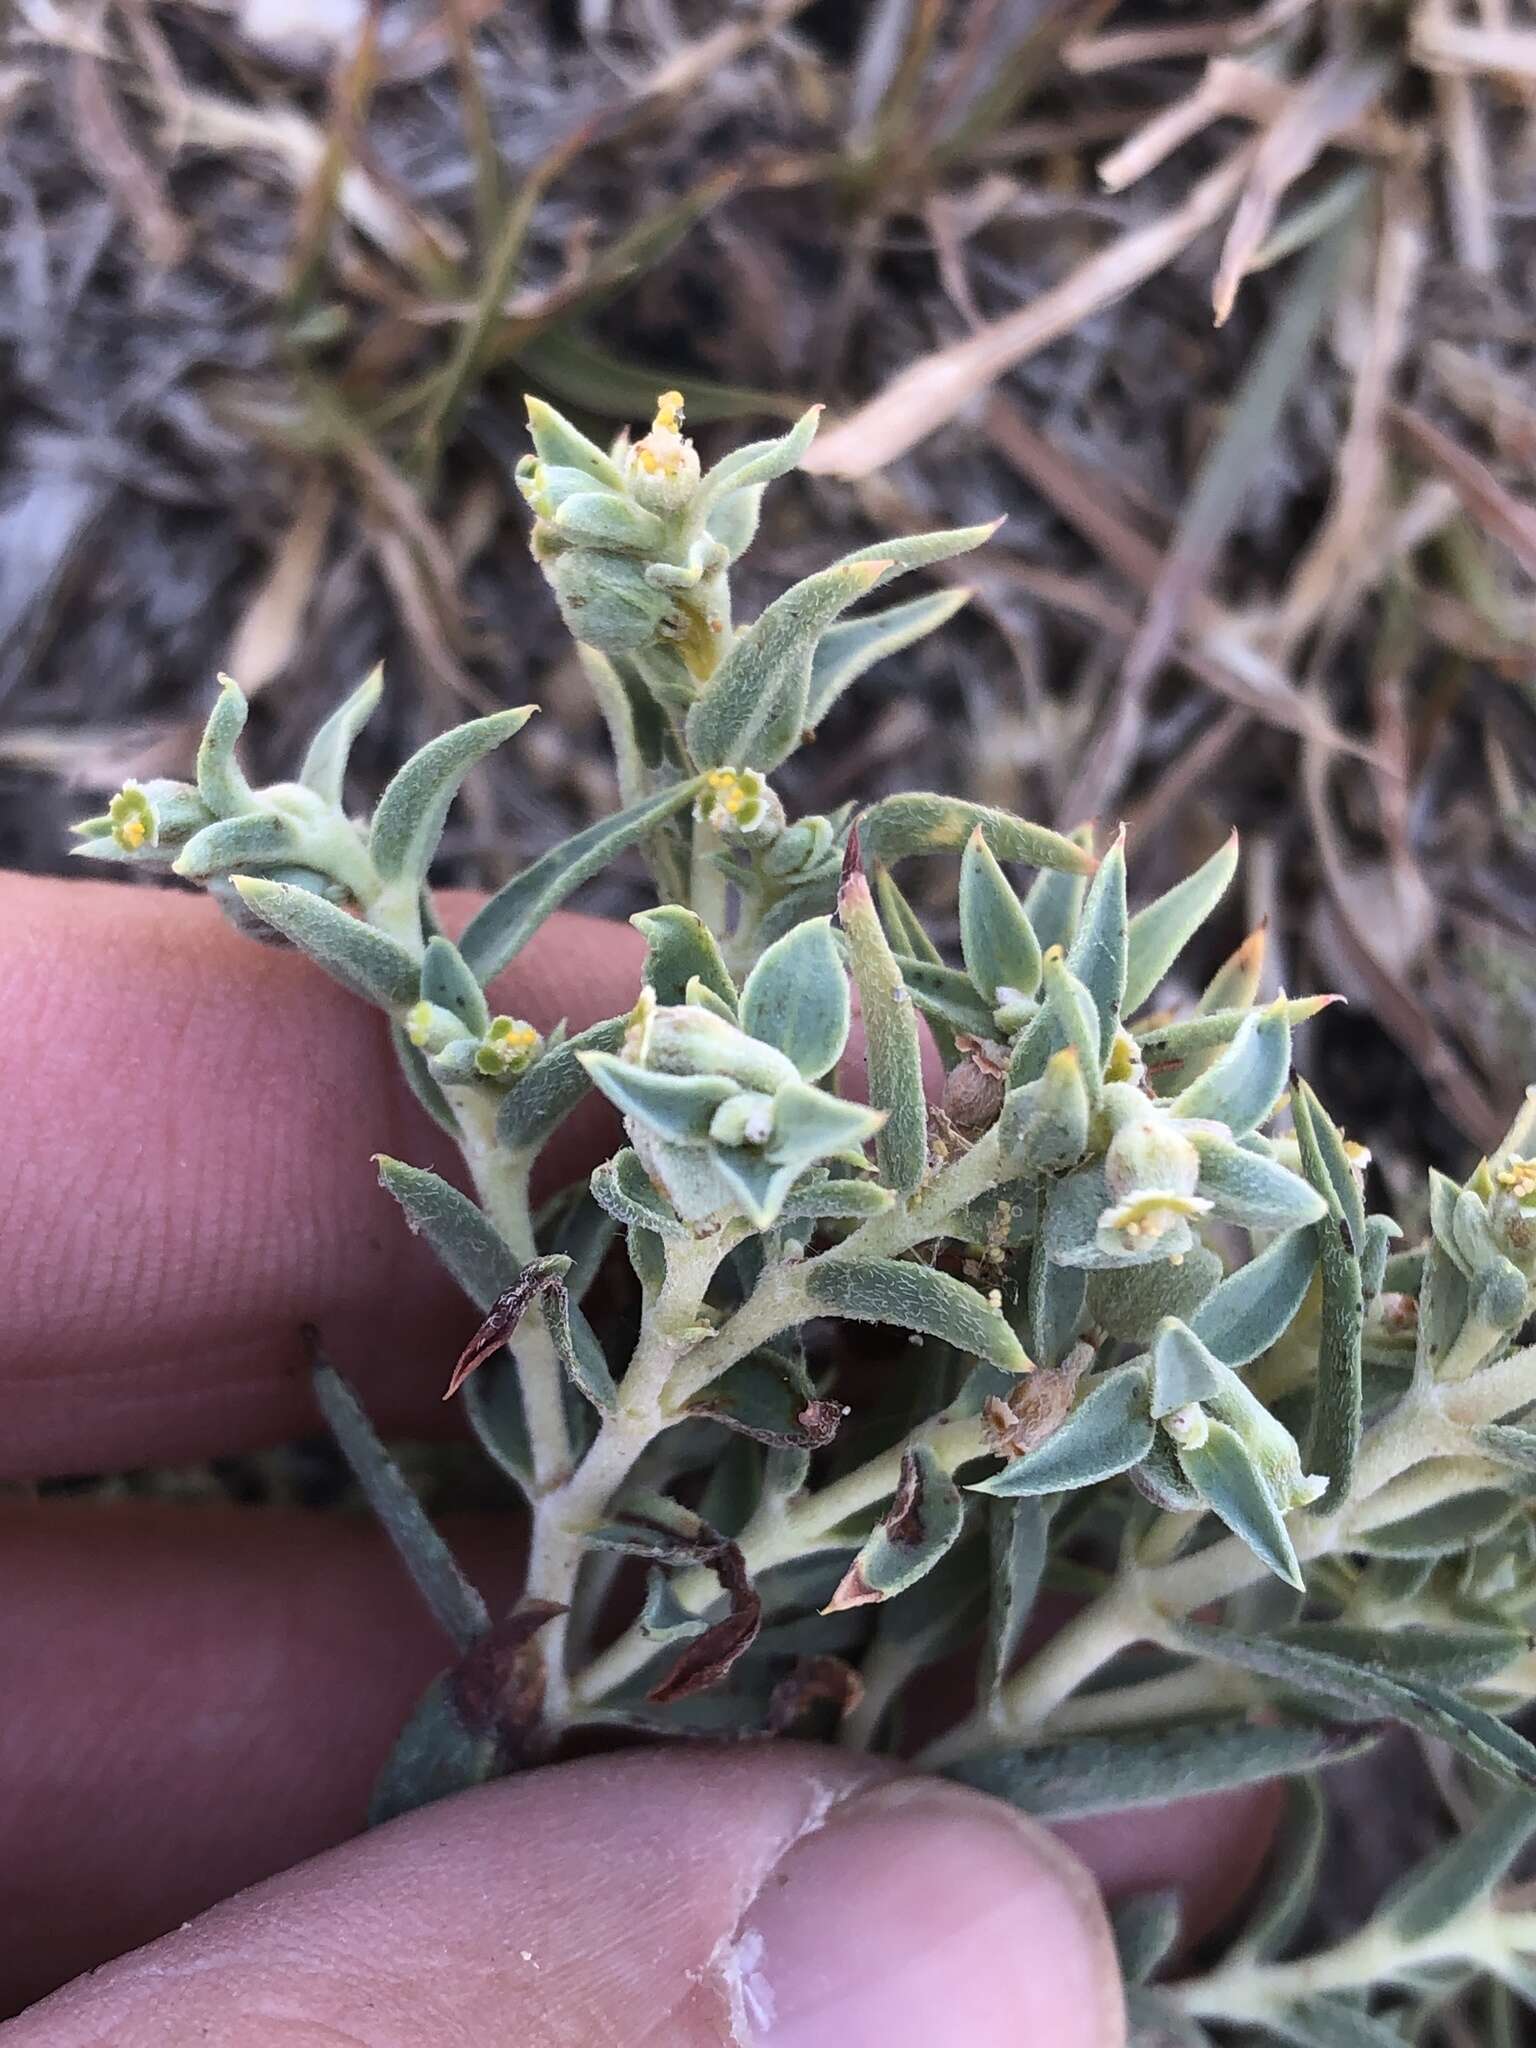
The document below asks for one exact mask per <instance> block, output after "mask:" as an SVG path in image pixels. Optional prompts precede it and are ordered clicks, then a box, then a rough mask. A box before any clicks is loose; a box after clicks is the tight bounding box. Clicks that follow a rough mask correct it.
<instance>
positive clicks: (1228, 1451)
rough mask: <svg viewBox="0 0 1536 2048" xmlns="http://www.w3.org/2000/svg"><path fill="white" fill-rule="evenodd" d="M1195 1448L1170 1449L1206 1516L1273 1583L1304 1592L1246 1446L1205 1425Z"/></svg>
mask: <svg viewBox="0 0 1536 2048" xmlns="http://www.w3.org/2000/svg"><path fill="white" fill-rule="evenodd" d="M1206 1427H1207V1432H1208V1433H1207V1435H1206V1438H1205V1441H1204V1442H1203V1443H1201V1444H1184V1445H1179V1446H1176V1451H1177V1456H1178V1460H1179V1465H1180V1468H1181V1469H1182V1471H1183V1473H1184V1477H1185V1478H1186V1479H1187V1480H1188V1481H1189V1483H1190V1485H1191V1486H1193V1487H1194V1489H1195V1491H1196V1492H1197V1493H1198V1494H1199V1496H1200V1498H1201V1499H1202V1500H1203V1501H1204V1502H1205V1504H1206V1506H1207V1507H1208V1508H1210V1509H1211V1511H1212V1512H1213V1513H1214V1514H1216V1515H1218V1516H1219V1517H1220V1518H1221V1520H1222V1521H1223V1522H1225V1523H1226V1525H1227V1527H1228V1528H1229V1529H1230V1530H1231V1531H1232V1533H1233V1535H1234V1536H1236V1537H1237V1538H1238V1539H1239V1540H1240V1541H1241V1542H1243V1543H1246V1544H1247V1546H1248V1548H1249V1549H1250V1550H1251V1551H1252V1552H1253V1554H1254V1556H1255V1557H1257V1558H1258V1559H1259V1560H1260V1561H1261V1562H1262V1563H1264V1564H1266V1565H1268V1567H1269V1569H1270V1570H1271V1571H1272V1572H1273V1573H1274V1574H1275V1576H1276V1578H1279V1579H1284V1580H1285V1582H1286V1584H1287V1585H1290V1586H1294V1587H1296V1589H1297V1591H1298V1592H1301V1591H1304V1590H1305V1588H1306V1581H1305V1580H1304V1579H1303V1578H1302V1576H1301V1566H1300V1565H1299V1564H1298V1562H1297V1560H1296V1549H1295V1546H1294V1544H1293V1543H1292V1542H1291V1538H1290V1533H1289V1531H1288V1530H1287V1529H1286V1526H1285V1517H1284V1516H1283V1515H1282V1514H1281V1512H1280V1510H1279V1508H1277V1507H1276V1505H1275V1503H1274V1500H1273V1499H1272V1497H1271V1495H1270V1492H1269V1489H1268V1487H1267V1486H1266V1485H1265V1484H1264V1481H1263V1480H1262V1479H1261V1478H1260V1476H1259V1472H1258V1468H1257V1467H1256V1466H1255V1464H1254V1461H1253V1459H1252V1458H1251V1457H1250V1456H1249V1455H1248V1449H1247V1446H1246V1445H1245V1444H1244V1442H1243V1440H1242V1438H1241V1437H1240V1436H1239V1435H1238V1433H1237V1431H1236V1430H1235V1429H1230V1428H1228V1426H1227V1424H1226V1423H1224V1422H1217V1421H1215V1420H1214V1419H1211V1420H1209V1421H1208V1422H1207V1425H1206Z"/></svg>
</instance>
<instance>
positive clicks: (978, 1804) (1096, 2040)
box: [735, 1778, 1125, 2048]
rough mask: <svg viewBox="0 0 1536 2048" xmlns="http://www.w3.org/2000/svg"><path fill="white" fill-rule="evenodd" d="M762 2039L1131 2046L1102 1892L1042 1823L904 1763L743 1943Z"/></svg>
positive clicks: (785, 2043)
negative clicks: (901, 1775)
mask: <svg viewBox="0 0 1536 2048" xmlns="http://www.w3.org/2000/svg"><path fill="white" fill-rule="evenodd" d="M735 1963H736V1969H737V1973H738V1978H739V1984H740V1990H741V2005H742V2009H743V2012H744V2015H745V2024H746V2027H747V2029H748V2031H747V2033H746V2035H745V2040H746V2041H747V2042H749V2043H750V2044H751V2048H853V2044H854V2043H864V2042H870V2043H874V2042H878V2043H879V2044H880V2048H940V2044H947V2043H955V2044H959V2043H964V2044H965V2048H1025V2044H1029V2048H1044V2044H1046V2043H1049V2044H1050V2048H1120V2044H1122V2043H1123V2042H1124V2040H1125V2012H1124V2001H1123V1998H1122V1995H1121V1990H1120V1981H1119V1973H1118V1971H1117V1970H1116V1967H1115V1952H1114V1943H1113V1941H1112V1939H1111V1937H1110V1933H1109V1926H1108V1921H1107V1919H1106V1916H1105V1913H1104V1908H1103V1905H1102V1903H1101V1902H1100V1899H1099V1896H1098V1892H1097V1890H1096V1888H1095V1887H1094V1885H1093V1882H1092V1880H1091V1879H1090V1877H1089V1876H1088V1874H1087V1872H1086V1871H1085V1870H1084V1869H1083V1867H1082V1865H1081V1864H1079V1863H1078V1862H1077V1861H1076V1859H1075V1858H1074V1857H1073V1856H1072V1855H1071V1854H1070V1853H1069V1852H1068V1851H1067V1850H1066V1849H1064V1848H1063V1847H1062V1846H1061V1845H1060V1843H1058V1842H1056V1841H1054V1840H1053V1839H1052V1838H1051V1837H1050V1836H1049V1835H1047V1834H1046V1833H1044V1831H1043V1830H1041V1829H1039V1828H1037V1827H1036V1826H1035V1825H1034V1823H1032V1822H1030V1821H1028V1820H1026V1819H1025V1818H1024V1817H1023V1816H1021V1815H1017V1814H1015V1813H1013V1812H1012V1811H1010V1810H1009V1809H1008V1808H1006V1807H1003V1806H1001V1805H999V1804H997V1803H996V1802H995V1801H993V1800H990V1799H985V1798H983V1797H982V1796H981V1795H980V1794H979V1793H974V1792H969V1791H966V1790H965V1789H964V1788H962V1787H960V1786H952V1785H946V1784H943V1783H940V1782H938V1781H936V1780H933V1779H916V1778H915V1779H903V1780H897V1781H895V1782H893V1783H891V1784H888V1785H882V1786H879V1787H877V1788H876V1789H875V1790H873V1791H871V1792H867V1793H863V1794H860V1795H859V1796H858V1797H856V1798H854V1799H851V1800H849V1801H848V1802H847V1803H846V1804H845V1805H843V1806H841V1807H838V1808H837V1809H836V1810H835V1811H834V1812H833V1814H832V1816H831V1817H830V1819H829V1820H828V1821H827V1823H826V1825H825V1826H824V1827H822V1828H820V1829H819V1830H818V1831H817V1832H816V1833H814V1834H811V1835H806V1836H804V1837H803V1838H802V1839H801V1840H800V1841H798V1842H797V1843H796V1844H795V1846H794V1847H793V1848H792V1849H791V1850H790V1851H789V1853H788V1855H787V1856H786V1857H785V1858H784V1860H783V1861H782V1862H781V1863H780V1864H779V1866H778V1868H777V1869H776V1870H775V1871H774V1872H773V1874H772V1876H771V1877H770V1878H769V1879H768V1882H767V1883H766V1884H765V1885H764V1887H763V1889H762V1891H761V1892H760V1893H759V1894H758V1896H757V1898H756V1900H755V1901H754V1902H753V1904H752V1906H751V1907H750V1908H749V1909H748V1911H747V1913H746V1915H745V1917H744V1919H743V1921H742V1926H741V1932H740V1934H739V1936H738V1939H737V1942H736V1948H735Z"/></svg>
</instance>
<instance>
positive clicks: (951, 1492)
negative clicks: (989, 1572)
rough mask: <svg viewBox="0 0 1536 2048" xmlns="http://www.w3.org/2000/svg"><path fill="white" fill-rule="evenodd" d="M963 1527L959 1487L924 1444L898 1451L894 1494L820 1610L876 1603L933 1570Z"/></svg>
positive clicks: (839, 1609)
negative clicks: (899, 1453)
mask: <svg viewBox="0 0 1536 2048" xmlns="http://www.w3.org/2000/svg"><path fill="white" fill-rule="evenodd" d="M964 1525H965V1504H964V1502H963V1501H962V1500H961V1498H960V1489H959V1488H958V1487H957V1486H956V1485H955V1482H954V1480H953V1479H951V1478H950V1476H949V1474H948V1473H947V1472H946V1471H945V1469H944V1467H943V1466H942V1465H941V1464H940V1463H939V1461H938V1459H937V1458H936V1457H935V1456H934V1454H933V1452H932V1451H931V1450H930V1449H929V1448H928V1446H927V1445H926V1444H921V1443H919V1444H913V1445H911V1446H909V1448H908V1449H907V1450H906V1451H904V1452H903V1453H902V1459H901V1476H900V1478H899V1479H898V1481H897V1485H896V1492H895V1494H894V1496H893V1497H892V1500H891V1504H890V1506H889V1508H887V1510H886V1512H885V1514H884V1516H883V1517H882V1518H881V1520H880V1521H879V1523H877V1525H876V1527H875V1530H874V1533H873V1535H871V1537H870V1539H869V1541H868V1542H867V1543H866V1544H865V1545H864V1547H863V1548H862V1549H861V1550H860V1552H859V1554H858V1556H857V1557H855V1559H854V1560H853V1563H852V1564H851V1565H850V1566H849V1567H848V1570H847V1572H846V1573H845V1574H844V1576H843V1578H842V1579H841V1581H840V1582H839V1584H838V1587H837V1590H836V1592H834V1593H833V1595H832V1598H831V1599H830V1601H828V1603H827V1605H826V1607H825V1608H824V1609H823V1612H824V1613H827V1614H840V1613H841V1612H842V1611H843V1610H844V1609H845V1608H849V1607H869V1606H874V1605H876V1604H877V1603H878V1602H880V1601H882V1600H889V1599H892V1598H894V1596H895V1595H896V1594H898V1593H902V1592H905V1590H906V1589H907V1587H908V1586H911V1585H915V1584H916V1582H917V1581H918V1580H919V1579H921V1578H923V1577H925V1576H926V1575H927V1573H929V1572H930V1571H932V1569H933V1567H934V1566H935V1565H936V1564H937V1563H938V1561H939V1559H940V1558H941V1557H942V1556H943V1555H944V1553H945V1551H946V1550H948V1549H949V1547H950V1545H951V1544H952V1543H953V1542H954V1541H955V1539H956V1537H957V1536H958V1535H959V1534H960V1531H961V1529H962V1528H963V1527H964Z"/></svg>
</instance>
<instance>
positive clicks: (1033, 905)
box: [1024, 825, 1098, 952]
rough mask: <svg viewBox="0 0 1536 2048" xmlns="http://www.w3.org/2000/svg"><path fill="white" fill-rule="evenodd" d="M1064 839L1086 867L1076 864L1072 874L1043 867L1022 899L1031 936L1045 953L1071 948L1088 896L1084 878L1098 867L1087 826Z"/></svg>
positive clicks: (1091, 835)
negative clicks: (1030, 927)
mask: <svg viewBox="0 0 1536 2048" xmlns="http://www.w3.org/2000/svg"><path fill="white" fill-rule="evenodd" d="M1067 837H1068V840H1069V841H1070V843H1071V844H1072V845H1073V846H1075V847H1077V849H1078V852H1079V854H1080V855H1081V856H1083V857H1084V860H1085V863H1086V864H1085V865H1080V866H1079V868H1078V869H1077V870H1076V871H1075V872H1074V871H1073V870H1071V869H1061V870H1057V869H1053V868H1048V867H1043V868H1042V869H1041V870H1040V872H1039V874H1038V875H1036V877H1035V879H1034V880H1033V881H1032V882H1031V883H1030V885H1029V894H1028V895H1027V896H1026V897H1025V898H1024V909H1025V912H1026V914H1027V915H1028V918H1029V921H1030V923H1031V924H1032V925H1033V926H1034V928H1035V937H1036V938H1037V939H1038V940H1039V941H1040V947H1041V951H1042V952H1049V951H1050V949H1051V947H1052V946H1060V948H1061V949H1062V951H1063V952H1065V951H1066V950H1067V948H1068V947H1069V946H1070V945H1071V943H1072V938H1073V934H1074V933H1075V932H1076V930H1077V921H1078V919H1079V918H1080V917H1081V916H1082V914H1083V898H1084V896H1085V895H1086V894H1087V893H1088V881H1087V877H1088V876H1089V875H1090V874H1092V872H1093V870H1094V868H1095V867H1096V866H1097V865H1098V863H1097V861H1096V859H1095V857H1094V851H1093V827H1092V826H1091V825H1079V826H1078V828H1077V830H1076V831H1075V832H1069V833H1068V835H1067Z"/></svg>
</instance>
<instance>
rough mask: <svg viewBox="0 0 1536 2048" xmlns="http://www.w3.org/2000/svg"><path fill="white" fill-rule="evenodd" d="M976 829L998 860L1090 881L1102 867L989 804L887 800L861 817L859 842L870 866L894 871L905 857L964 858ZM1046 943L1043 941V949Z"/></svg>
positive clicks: (1071, 843) (1071, 842)
mask: <svg viewBox="0 0 1536 2048" xmlns="http://www.w3.org/2000/svg"><path fill="white" fill-rule="evenodd" d="M978 826H979V827H980V829H981V834H982V837H983V838H984V839H985V840H986V843H987V846H988V848H989V849H990V850H991V852H992V853H993V854H995V855H996V857H997V858H998V859H999V860H1016V861H1022V862H1025V863H1027V864H1028V865H1029V866H1030V867H1039V868H1060V869H1061V870H1062V871H1063V873H1065V874H1069V875H1090V874H1092V873H1093V871H1094V869H1095V867H1096V866H1097V865H1098V863H1097V862H1096V861H1095V860H1094V857H1093V855H1092V854H1091V853H1090V852H1089V851H1088V850H1087V848H1086V847H1084V846H1082V845H1081V844H1080V843H1079V842H1078V841H1077V840H1075V839H1068V838H1066V837H1064V836H1063V835H1062V834H1061V833H1060V832H1051V831H1048V830H1047V829H1046V827H1045V826H1044V825H1031V824H1029V823H1027V822H1026V821H1025V820H1024V819H1023V818H1016V817H1014V816H1013V814H1012V813H1011V812H1010V811H994V810H989V809H988V808H987V806H986V805H985V804H971V803H965V802H963V801H962V800H961V799H960V798H959V797H954V796H928V795H912V796H888V797H883V798H882V799H881V800H880V802H879V803H877V804H872V805H871V806H870V808H869V809H868V810H867V811H865V812H864V813H863V815H862V816H861V817H860V819H859V837H860V840H861V842H862V844H863V847H864V852H865V856H866V858H867V859H868V860H870V861H872V862H873V861H881V862H883V863H884V864H885V865H886V866H887V867H891V866H894V865H895V863H896V862H897V861H899V860H901V859H903V858H904V857H905V856H906V855H907V854H913V853H961V852H963V851H964V849H965V846H966V844H967V842H968V841H969V839H970V836H971V834H972V833H973V832H974V831H975V830H976V829H977V828H978ZM1025 908H1026V910H1029V912H1030V923H1031V924H1033V925H1034V927H1035V931H1036V933H1037V935H1038V934H1039V932H1040V926H1039V924H1038V922H1037V921H1036V919H1035V916H1034V912H1033V910H1032V909H1031V908H1030V904H1029V901H1028V899H1026V901H1025ZM1045 943H1046V941H1045V939H1044V938H1043V937H1042V938H1041V944H1042V945H1044V944H1045Z"/></svg>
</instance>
